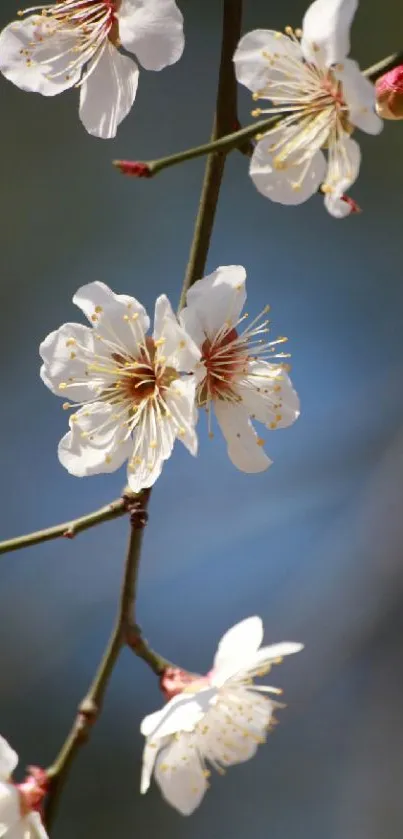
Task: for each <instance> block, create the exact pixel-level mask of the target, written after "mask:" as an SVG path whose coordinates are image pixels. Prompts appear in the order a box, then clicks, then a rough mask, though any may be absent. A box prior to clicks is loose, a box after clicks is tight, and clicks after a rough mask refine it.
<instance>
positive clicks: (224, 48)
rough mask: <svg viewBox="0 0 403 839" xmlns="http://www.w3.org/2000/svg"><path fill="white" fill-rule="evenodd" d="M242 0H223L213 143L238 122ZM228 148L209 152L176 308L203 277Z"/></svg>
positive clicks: (180, 305) (180, 307)
mask: <svg viewBox="0 0 403 839" xmlns="http://www.w3.org/2000/svg"><path fill="white" fill-rule="evenodd" d="M241 24H242V0H224V10H223V25H222V42H221V61H220V71H219V78H218V91H217V103H216V112H215V118H214V124H213V133H212V137H211V141H212V143H216V142H217V140H219V139H220V138H221V137H223V136H224V135H225V134H228V132H229V131H231V129H233V128H234V126H235V125H236V124H237V83H236V78H235V73H234V67H233V63H232V56H233V55H234V52H235V49H236V46H237V43H238V41H239V38H240V35H241ZM229 150H230V149H229V148H224V149H223V148H221V149H220V150H219V151H218V152H217V149H215V150H214V151H213V153H212V154H211V153H210V154H209V155H208V158H207V163H206V169H205V173H204V180H203V186H202V192H201V196H200V203H199V209H198V213H197V216H196V223H195V228H194V234H193V241H192V245H191V249H190V255H189V261H188V265H187V268H186V274H185V279H184V281H183V286H182V292H181V296H180V301H179V310H180V309H182V308H183V306H184V305H185V301H186V293H187V291H188V289H189V288H190V286H191V285H193V283H194V282H195V281H196V280H198V279H199V278H200V277H202V275H203V272H204V268H205V264H206V260H207V254H208V250H209V247H210V239H211V234H212V232H213V226H214V219H215V214H216V209H217V203H218V197H219V193H220V187H221V182H222V178H223V174H224V167H225V160H226V155H227V153H228V151H229Z"/></svg>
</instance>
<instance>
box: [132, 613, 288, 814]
mask: <svg viewBox="0 0 403 839" xmlns="http://www.w3.org/2000/svg"><path fill="white" fill-rule="evenodd" d="M262 640H263V625H262V621H261V619H260V618H258V617H252V618H247V620H244V621H241V623H238V624H236V626H234V627H232V629H230V630H229V631H228V632H226V634H225V635H224V636H223V637H222V639H221V641H220V643H219V645H218V649H217V652H216V655H215V659H214V664H213V669H212V670H211V672H210V673H209V674H208V675H207V676H205V677H200V678H199V679H194V680H193V682H189V681H188V683H187V684H185V687H184V689H183V691H182V692H181V693H179V694H177V695H175V696H174V697H173V698H172V699H171V700H170V701H169V702H168V703H167V705H165V707H164V708H162V710H161V711H157V712H156V713H155V714H151V715H150V716H148V717H145V719H144V720H143V722H142V724H141V732H142V734H144V736H145V737H146V743H145V748H144V755H143V771H142V778H141V792H143V793H144V792H147V790H148V788H149V785H150V779H151V775H152V773H153V771H154V777H155V780H156V781H157V783H158V784H159V786H160V789H161V792H162V794H163V796H164V798H165V799H166V800H167V801H168V803H169V804H171V805H172V806H173V807H176V809H177V810H179V812H180V813H182V814H183V815H190V813H192V812H193V810H195V809H196V807H198V805H199V804H200V802H201V800H202V798H203V796H204V793H205V792H206V790H207V788H208V782H207V778H208V776H209V775H210V772H209V771H208V769H207V768H206V764H210V766H212V767H213V768H214V769H216V770H217V771H218V772H219V773H220V774H223V772H224V767H227V766H232V765H233V764H235V763H242V762H243V761H245V760H249V758H251V757H253V756H254V754H255V753H256V750H257V747H258V745H259V744H260V743H263V742H264V741H265V735H266V732H267V730H268V727H269V725H270V723H272V722H273V712H274V710H275V708H276V707H281V706H278V703H277V702H273V700H272V699H269V697H268V696H265V695H264V694H265V693H273V694H280V693H281V691H280V690H278V689H277V688H272V687H265V686H262V685H255V684H254V682H253V678H254V677H255V676H261V675H264V674H266V673H268V672H269V670H270V668H271V665H272V664H277V663H279V662H280V661H281V659H282V657H283V656H285V655H290V654H291V653H296V652H299V650H301V649H302V644H294V643H288V642H284V643H282V644H275V645H274V646H271V647H260V645H261V643H262Z"/></svg>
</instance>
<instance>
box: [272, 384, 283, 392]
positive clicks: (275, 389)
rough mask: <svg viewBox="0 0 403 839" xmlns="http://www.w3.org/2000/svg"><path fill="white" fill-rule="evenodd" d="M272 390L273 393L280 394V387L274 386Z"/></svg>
mask: <svg viewBox="0 0 403 839" xmlns="http://www.w3.org/2000/svg"><path fill="white" fill-rule="evenodd" d="M273 390H274V393H280V390H281V385H274V388H273Z"/></svg>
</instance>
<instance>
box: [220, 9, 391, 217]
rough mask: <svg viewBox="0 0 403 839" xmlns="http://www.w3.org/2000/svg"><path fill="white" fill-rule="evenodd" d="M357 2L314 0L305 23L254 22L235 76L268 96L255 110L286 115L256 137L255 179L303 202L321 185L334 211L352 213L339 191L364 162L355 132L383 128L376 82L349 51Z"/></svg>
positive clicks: (279, 196)
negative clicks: (268, 25)
mask: <svg viewBox="0 0 403 839" xmlns="http://www.w3.org/2000/svg"><path fill="white" fill-rule="evenodd" d="M357 5H358V0H315V2H314V3H312V5H311V6H309V8H308V10H307V12H306V14H305V17H304V20H303V26H302V30H295V31H294V30H292V29H291V27H289V26H288V27H286V30H285V34H283V33H282V32H275V31H272V30H266V29H256V30H254V31H253V32H250V33H248V34H247V35H244V36H243V38H241V40H240V42H239V44H238V47H237V49H236V52H235V55H234V62H235V70H236V76H237V79H238V81H239V82H240V83H241V84H243V85H245V86H246V87H247V88H248V89H249V90H251V91H252V92H253V98H254V99H255V100H258V99H263V100H269V101H270V102H271V107H270V108H269V109H265V108H257V109H256V110H255V111H254V112H253V114H254V115H255V116H260V115H264V114H267V115H273V117H274V118H275V117H277V116H278V117H282V118H281V119H280V121H279V120H277V121H276V122H275V124H274V125H273V127H269V128H268V129H267V130H265V131H264V132H263V135H262V136H260V137H258V142H257V143H256V146H255V150H254V153H253V155H252V159H251V165H250V175H251V178H252V180H253V182H254V184H255V186H256V187H257V189H258V190H259V192H261V193H262V195H264V196H266V197H267V198H270V199H271V200H272V201H276V202H279V203H281V204H301V203H302V202H304V201H306V200H307V199H308V198H310V196H311V195H313V193H314V192H317V190H318V189H319V187H320V186H321V189H322V191H323V192H324V193H325V206H326V208H327V210H328V211H329V212H330V213H331V215H333V216H335V217H336V218H342V217H343V216H345V215H348V214H349V206H348V204H347V203H346V202H343V201H342V196H343V194H344V193H345V192H346V191H347V190H348V188H349V187H350V186H351V185H352V184H353V183H354V181H355V180H356V178H357V176H358V173H359V168H360V162H361V152H360V147H359V145H358V143H357V142H356V140H353V139H352V138H351V134H352V133H353V131H354V129H355V128H360V129H361V130H362V131H366V132H367V133H368V134H378V133H379V132H380V131H381V128H382V120H380V118H379V117H378V116H377V114H376V113H375V90H374V86H373V85H372V84H371V82H370V81H369V80H368V79H367V78H366V77H365V76H364V75H363V74H362V73H361V72H360V69H359V67H358V64H357V63H356V62H355V61H353V60H352V59H350V58H347V57H346V56H347V55H348V53H349V49H350V39H349V32H350V26H351V23H352V19H353V16H354V14H355V11H356V8H357ZM322 149H327V161H326V158H325V156H324V154H323V151H322Z"/></svg>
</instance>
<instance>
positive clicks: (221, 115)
mask: <svg viewBox="0 0 403 839" xmlns="http://www.w3.org/2000/svg"><path fill="white" fill-rule="evenodd" d="M241 11H242V0H224V19H223V36H222V48H221V63H220V72H219V83H218V95H217V105H216V116H215V121H214V130H213V137H214V138H215V139H217V138H218V137H220V136H222V135H224V134H225V133H228V132H229V131H230V130H231V129H232V128H233V127H234V125H235V120H236V82H235V76H234V72H233V66H232V56H233V53H234V50H235V47H236V44H237V42H238V40H239V37H240V29H241ZM225 157H226V152H225V153H221V154H212V155H210V156H209V157H208V159H207V165H206V172H205V177H204V183H203V188H202V195H201V199H200V206H199V211H198V214H197V219H196V225H195V230H194V235H193V243H192V247H191V253H190V258H189V264H188V267H187V271H186V276H185V279H184V283H183V289H182V297H181V300H182V301H183V302H184V300H185V296H186V291H187V290H188V288H190V286H191V285H192V283H194V282H195V280H196V279H197V278H198V276H200V275H201V274H202V273H203V270H204V266H205V262H206V258H207V253H208V249H209V244H210V238H211V232H212V229H213V224H214V218H215V210H216V204H217V201H218V196H219V191H220V185H221V180H222V175H223V171H224V163H225ZM150 494H151V490H149V489H147V490H143V491H142V492H141V493H139V494H138V495H137V496H133V495H126V496H124V503H125V505H126V506H125V509H126V510H128V511H129V512H130V518H131V530H130V539H129V545H128V549H127V556H126V563H125V571H124V577H123V583H122V588H121V596H120V603H119V609H118V615H117V618H116V623H115V627H114V629H113V632H112V634H111V637H110V639H109V643H108V645H107V648H106V650H105V652H104V655H103V657H102V660H101V663H100V665H99V668H98V671H97V673H96V675H95V678H94V680H93V683H92V685H91V687H90V689H89V691H88V693H87V694H86V696H85V697H84V699H83V700H82V702H81V703H80V705H79V708H78V713H77V716H76V719H75V721H74V723H73V726H72V728H71V731H70V733H69V734H68V736H67V738H66V740H65V742H64V744H63V746H62V748H61V750H60V752H59V754H58V756H57V757H56V759H55V761H54V763H53V764H52V765H51V766H50V767H49V768H48V770H47V774H48V777H49V781H50V788H49V794H48V799H47V805H46V812H45V823H46V826H47V827H48V829H49V827H50V826H51V824H52V823H53V820H54V817H55V814H56V810H57V805H58V802H59V798H60V795H61V792H62V790H63V788H64V785H65V782H66V780H67V777H68V773H69V769H70V767H71V764H72V762H73V760H74V758H75V756H76V754H77V752H78V751H79V749H80V747H81V746H82V745H83V743H85V742H86V741H87V739H88V736H89V734H90V731H91V728H92V726H93V724H94V723H95V721H96V720H97V719H98V717H99V714H100V712H101V708H102V702H103V700H104V696H105V693H106V689H107V686H108V683H109V679H110V676H111V674H112V671H113V668H114V666H115V663H116V661H117V659H118V656H119V654H120V652H121V650H122V648H123V647H124V646H125V645H128V646H129V647H130V649H132V650H133V652H134V653H135V654H136V655H138V656H139V657H140V658H142V659H143V660H144V661H146V662H147V664H148V665H149V666H150V667H151V669H152V670H153V671H154V673H156V674H157V675H160V674H162V672H163V671H164V669H165V668H166V667H167V666H168V665H170V664H171V663H170V662H168V661H166V659H164V658H162V657H161V656H159V655H158V654H157V653H155V652H153V650H151V648H150V647H149V646H148V644H147V641H146V640H145V639H144V638H143V636H142V633H141V630H140V628H139V627H138V625H137V624H136V620H135V601H136V587H137V572H138V567H139V562H140V554H141V543H142V535H143V529H144V526H145V523H146V520H147V505H148V501H149V498H150ZM76 525H77V523H76V524H75V528H74V532H76ZM89 526H91V525H89ZM52 530H54V528H53V529H52ZM59 530H60V528H59V529H58V531H59ZM42 535H43V533H42ZM54 535H62V533H59V532H58V533H57V534H52V535H50V536H48V537H47V538H54ZM72 535H73V534H72ZM23 538H24V537H23ZM27 538H28V537H25V539H27ZM33 538H35V539H36V540H37V541H43V539H38V534H33ZM29 544H32V542H29ZM21 547H22V545H21Z"/></svg>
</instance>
